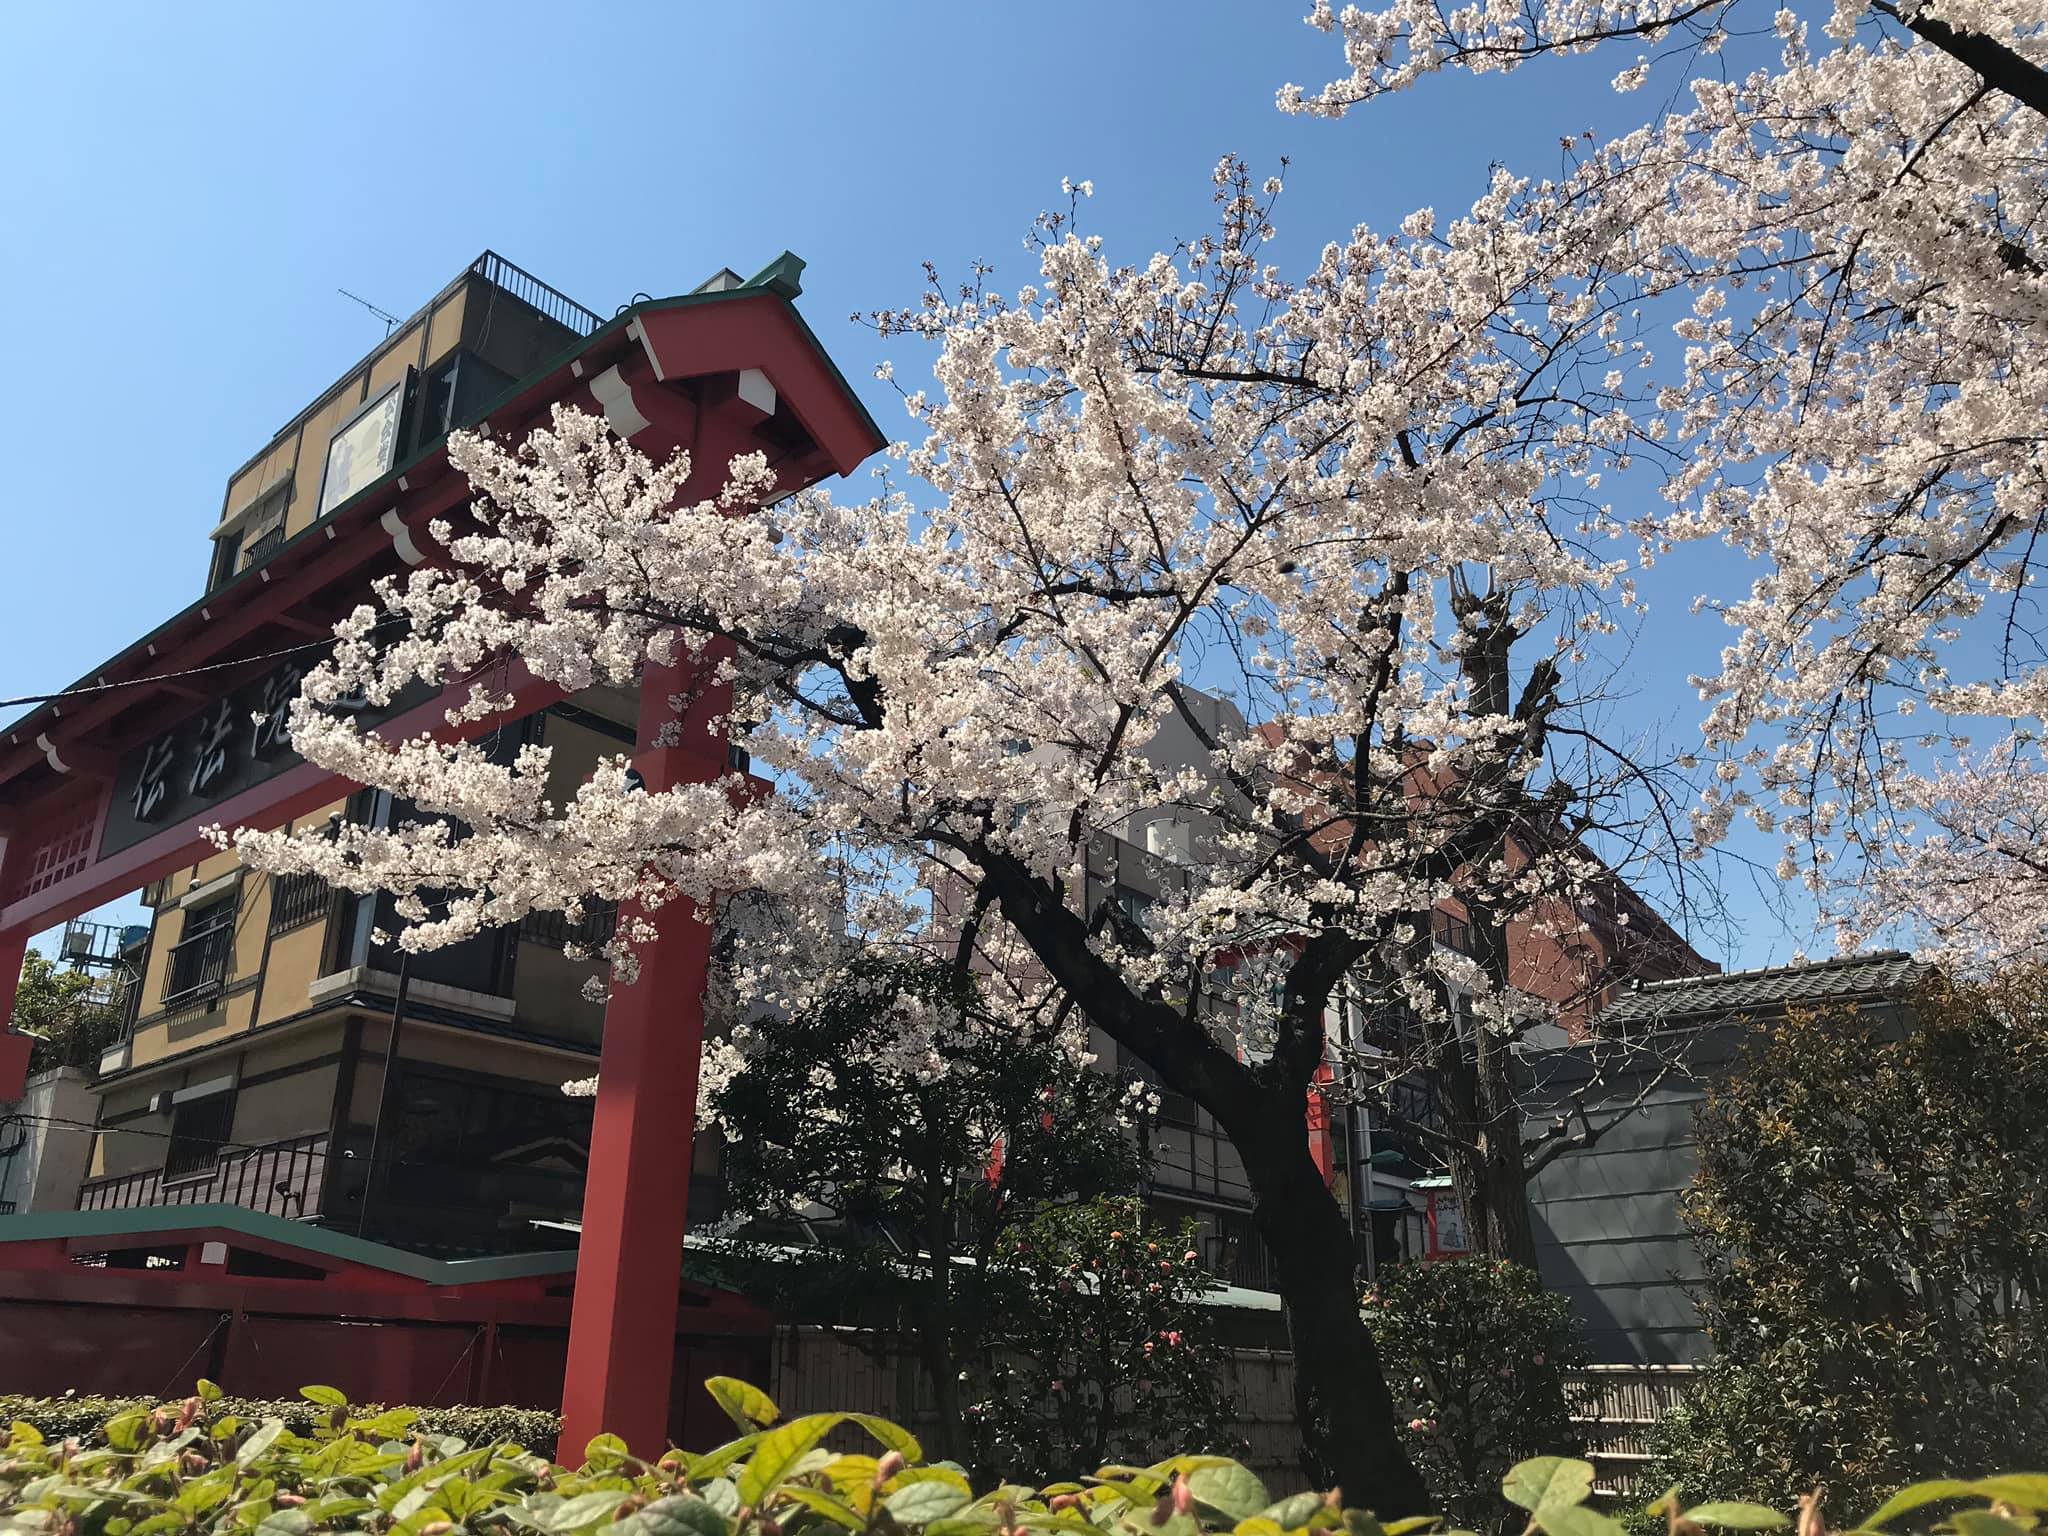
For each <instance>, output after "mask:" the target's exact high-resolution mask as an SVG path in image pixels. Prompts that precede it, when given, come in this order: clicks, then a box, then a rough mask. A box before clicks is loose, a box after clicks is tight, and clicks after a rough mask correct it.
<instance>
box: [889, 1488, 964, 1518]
mask: <svg viewBox="0 0 2048 1536" xmlns="http://www.w3.org/2000/svg"><path fill="white" fill-rule="evenodd" d="M968 1503H969V1495H968V1494H967V1493H966V1491H965V1490H963V1489H960V1488H955V1487H954V1486H953V1485H952V1484H951V1483H946V1482H939V1481H936V1480H928V1481H925V1482H918V1483H908V1484H906V1485H904V1486H903V1487H901V1488H898V1489H897V1490H896V1491H895V1492H894V1493H892V1494H890V1495H889V1497H888V1498H886V1499H884V1500H883V1501H882V1507H883V1508H884V1509H886V1510H888V1511H889V1513H890V1514H891V1515H892V1516H894V1517H895V1518H896V1519H897V1520H899V1521H901V1522H902V1523H903V1524H905V1525H929V1524H930V1523H931V1522H932V1521H934V1520H944V1519H945V1518H946V1517H947V1516H949V1515H956V1514H958V1513H959V1512H960V1511H961V1510H962V1509H964V1508H965V1507H966V1506H967V1504H968Z"/></svg>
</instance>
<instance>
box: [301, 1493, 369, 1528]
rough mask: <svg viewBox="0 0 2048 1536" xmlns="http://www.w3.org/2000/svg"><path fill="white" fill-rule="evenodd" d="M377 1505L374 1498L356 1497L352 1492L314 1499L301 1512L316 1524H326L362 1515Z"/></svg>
mask: <svg viewBox="0 0 2048 1536" xmlns="http://www.w3.org/2000/svg"><path fill="white" fill-rule="evenodd" d="M376 1507H377V1505H376V1502H375V1501H374V1500H372V1499H362V1498H356V1497H355V1496H353V1495H351V1494H346V1493H341V1494H334V1495H332V1496H330V1497H328V1498H324V1499H313V1500H310V1501H309V1502H308V1503H307V1504H305V1505H304V1506H303V1507H302V1508H301V1510H300V1513H301V1514H303V1515H304V1516H305V1517H306V1518H307V1519H308V1520H310V1521H312V1522H313V1523H314V1524H315V1525H326V1524H329V1523H331V1522H333V1521H338V1520H346V1519H348V1518H349V1517H350V1516H351V1515H360V1514H362V1513H364V1512H365V1511H366V1510H372V1509H375V1508H376Z"/></svg>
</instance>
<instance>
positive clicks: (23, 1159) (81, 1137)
mask: <svg viewBox="0 0 2048 1536" xmlns="http://www.w3.org/2000/svg"><path fill="white" fill-rule="evenodd" d="M97 1108H98V1100H97V1099H96V1098H95V1097H94V1095H93V1092H92V1086H91V1079H90V1077H89V1076H88V1075H87V1074H86V1073H85V1072H83V1071H81V1070H79V1069H78V1068H76V1067H56V1068H53V1069H51V1070H50V1071H47V1072H38V1073H37V1074H36V1075H35V1076H34V1077H32V1078H30V1079H29V1080H28V1088H27V1091H26V1092H25V1093H23V1095H22V1097H21V1099H20V1100H19V1101H18V1102H16V1103H14V1104H10V1105H0V1151H4V1150H5V1149H6V1148H8V1147H13V1148H14V1149H15V1150H14V1152H13V1154H12V1155H11V1156H0V1210H6V1209H8V1208H10V1207H11V1208H12V1209H13V1210H14V1211H16V1212H25V1211H68V1210H70V1209H71V1208H72V1207H73V1206H74V1205H76V1204H77V1203H78V1186H79V1184H80V1183H81V1182H82V1181H83V1180H84V1178H85V1175H86V1169H87V1167H88V1166H89V1165H90V1163H91V1159H92V1144H93V1133H92V1131H91V1130H90V1129H89V1127H90V1126H91V1125H92V1122H93V1115H94V1113H95V1112H96V1110H97ZM15 1116H19V1117H20V1119H19V1122H18V1123H10V1121H12V1120H13V1118H14V1117H15ZM54 1122H70V1123H69V1124H63V1123H54ZM81 1125H82V1126H84V1127H88V1129H79V1128H78V1127H79V1126H81Z"/></svg>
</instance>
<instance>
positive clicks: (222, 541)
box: [206, 528, 242, 592]
mask: <svg viewBox="0 0 2048 1536" xmlns="http://www.w3.org/2000/svg"><path fill="white" fill-rule="evenodd" d="M241 555H242V530H241V529H239V528H237V529H235V531H234V532H232V533H224V534H222V535H221V536H220V537H219V538H217V539H215V540H214V541H213V570H212V571H211V572H209V573H208V575H207V578H206V590H207V591H209V592H211V591H212V590H213V589H214V588H215V587H217V586H220V585H221V584H222V583H223V582H225V581H226V580H227V579H228V578H229V577H230V576H232V575H234V574H235V569H236V563H237V562H238V561H239V560H240V559H241Z"/></svg>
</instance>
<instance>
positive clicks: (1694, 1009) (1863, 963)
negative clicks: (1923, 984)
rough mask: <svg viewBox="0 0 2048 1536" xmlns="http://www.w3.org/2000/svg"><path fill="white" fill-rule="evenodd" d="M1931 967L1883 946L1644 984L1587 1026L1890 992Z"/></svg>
mask: <svg viewBox="0 0 2048 1536" xmlns="http://www.w3.org/2000/svg"><path fill="white" fill-rule="evenodd" d="M1932 969H1933V967H1932V966H1930V965H1928V964H1926V963H1925V962H1924V961H1920V960H1915V959H1914V958H1913V957H1912V956H1911V955H1909V954H1907V953H1906V952H1905V951H1904V950H1898V949H1884V950H1876V951H1873V952H1872V953H1870V954H1867V955H1845V956H1842V957H1841V958H1840V959H1835V960H1814V961H1807V962H1803V963H1800V964H1797V965H1773V966H1766V967H1764V968H1763V969H1761V970H1754V971H1728V972H1724V973H1722V974H1720V975H1714V976H1679V977H1674V978H1672V979H1671V980H1669V981H1651V982H1645V983H1643V984H1642V985H1641V986H1639V987H1636V988H1635V989H1634V990H1632V991H1629V992H1625V993H1623V994H1622V995H1621V997H1620V998H1618V999H1617V1000H1616V1001H1615V1002H1614V1003H1613V1004H1611V1005H1610V1006H1609V1007H1607V1008H1605V1009H1603V1010H1602V1011H1601V1013H1600V1014H1599V1016H1598V1017H1597V1018H1595V1019H1594V1021H1593V1029H1594V1032H1595V1033H1596V1034H1614V1033H1620V1032H1622V1031H1625V1030H1628V1029H1640V1028H1644V1027H1652V1028H1654V1027H1657V1026H1660V1025H1668V1024H1674V1023H1679V1022H1697V1021H1699V1020H1702V1019H1707V1018H1733V1017H1737V1016H1740V1015H1742V1014H1745V1013H1768V1012H1775V1011H1777V1010H1780V1009H1784V1008H1790V1007H1796V1006H1798V1005H1799V1004H1801V1003H1820V1002H1832V1001H1844V1000H1849V999H1856V998H1875V997H1896V996H1898V995H1900V994H1901V993H1903V992H1905V991H1906V990H1907V989H1908V988H1910V987H1911V986H1912V985H1913V984H1914V983H1915V982H1917V981H1919V980H1920V978H1921V977H1923V976H1925V975H1926V974H1927V973H1928V972H1929V971H1930V970H1932Z"/></svg>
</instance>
